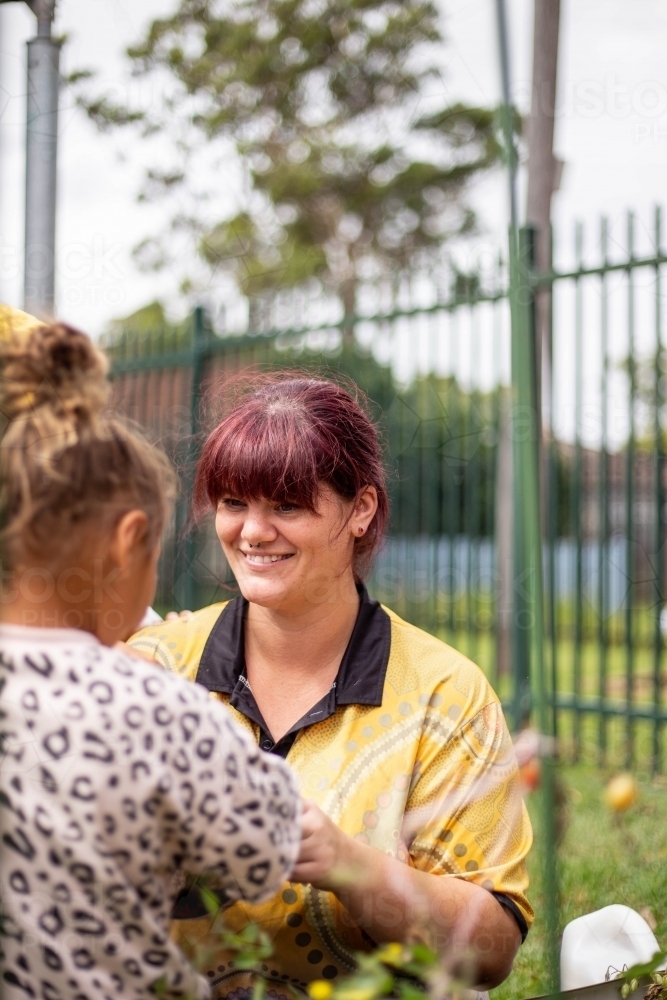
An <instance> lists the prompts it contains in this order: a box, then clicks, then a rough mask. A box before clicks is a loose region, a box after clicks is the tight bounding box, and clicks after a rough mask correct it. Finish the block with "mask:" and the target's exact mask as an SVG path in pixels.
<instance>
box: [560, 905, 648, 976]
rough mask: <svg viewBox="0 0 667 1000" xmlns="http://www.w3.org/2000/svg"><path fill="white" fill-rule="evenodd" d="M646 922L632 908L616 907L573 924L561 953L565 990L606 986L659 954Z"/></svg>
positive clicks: (570, 924)
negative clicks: (609, 976)
mask: <svg viewBox="0 0 667 1000" xmlns="http://www.w3.org/2000/svg"><path fill="white" fill-rule="evenodd" d="M659 950H660V949H659V946H658V942H657V941H656V939H655V935H654V933H653V931H652V930H651V928H650V927H649V925H648V924H647V923H646V921H645V920H644V918H643V917H642V916H640V914H639V913H637V911H636V910H632V909H630V907H629V906H622V905H621V904H620V903H614V904H613V905H612V906H604V907H603V908H602V909H601V910H596V911H595V912H594V913H587V914H586V915H585V916H583V917H577V919H576V920H572V921H570V923H569V924H568V925H567V927H566V928H565V930H564V931H563V941H562V944H561V949H560V979H561V989H562V990H577V989H581V988H582V987H583V986H594V985H595V984H596V983H603V982H604V981H605V976H606V974H607V971H608V970H611V972H612V974H613V973H614V972H615V971H619V972H620V971H621V970H622V969H623V968H624V967H627V968H630V967H631V966H633V965H637V963H638V962H649V961H650V960H651V959H652V958H653V956H654V955H655V953H656V952H657V951H659Z"/></svg>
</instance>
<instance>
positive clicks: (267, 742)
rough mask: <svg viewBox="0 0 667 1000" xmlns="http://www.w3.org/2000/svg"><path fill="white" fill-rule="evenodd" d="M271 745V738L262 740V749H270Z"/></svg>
mask: <svg viewBox="0 0 667 1000" xmlns="http://www.w3.org/2000/svg"><path fill="white" fill-rule="evenodd" d="M272 746H273V743H272V742H271V740H264V742H263V743H262V749H263V750H270V749H271V747H272Z"/></svg>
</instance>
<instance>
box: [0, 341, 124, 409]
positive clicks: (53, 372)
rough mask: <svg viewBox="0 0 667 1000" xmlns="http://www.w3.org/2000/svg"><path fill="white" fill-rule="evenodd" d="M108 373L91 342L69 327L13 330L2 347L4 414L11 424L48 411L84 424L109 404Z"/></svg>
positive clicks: (0, 394) (0, 382)
mask: <svg viewBox="0 0 667 1000" xmlns="http://www.w3.org/2000/svg"><path fill="white" fill-rule="evenodd" d="M107 371H108V364H107V360H106V358H105V356H104V355H103V354H102V353H101V352H100V351H98V349H97V348H96V347H95V345H94V344H93V342H92V341H91V340H90V338H89V337H88V336H86V334H85V333H81V332H80V331H79V330H75V329H74V327H71V326H67V324H65V323H53V324H51V325H43V326H38V327H36V328H34V329H33V330H31V331H30V332H28V333H27V334H26V333H25V332H20V333H19V332H15V333H13V334H10V336H9V338H8V339H7V340H5V341H4V342H3V343H0V410H2V413H3V414H4V417H5V419H6V420H13V419H15V418H16V417H18V416H20V415H21V414H23V413H30V412H34V411H35V410H36V409H38V408H40V407H48V408H49V409H50V410H51V411H52V412H53V413H54V415H57V416H61V417H69V418H70V419H71V418H74V419H78V420H82V421H84V422H85V421H86V420H90V419H92V418H94V417H95V416H96V414H98V413H99V412H100V411H101V410H102V409H103V408H104V406H105V405H106V402H107V399H108V396H109V383H108V381H107V377H106V376H107Z"/></svg>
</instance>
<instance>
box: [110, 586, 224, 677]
mask: <svg viewBox="0 0 667 1000" xmlns="http://www.w3.org/2000/svg"><path fill="white" fill-rule="evenodd" d="M228 603H229V602H228V601H221V602H220V603H219V604H210V605H209V606H208V607H206V608H202V609H201V610H200V611H195V612H194V613H193V615H192V617H190V618H188V619H182V618H177V619H175V620H173V621H164V622H158V623H157V624H155V625H148V626H147V627H146V628H142V629H140V630H139V631H138V632H136V633H135V634H134V635H133V636H132V637H131V638H130V639H128V645H129V646H132V647H133V648H134V649H136V650H138V651H139V652H141V653H145V654H146V655H148V656H150V657H151V659H153V660H155V661H156V662H157V663H159V664H160V666H162V667H164V668H165V669H166V670H170V671H171V672H172V673H175V674H181V676H183V677H187V679H188V680H191V681H193V680H194V679H195V677H196V676H197V670H198V668H199V661H200V660H201V656H202V653H203V652H204V647H205V646H206V642H207V640H208V637H209V635H210V634H211V630H212V629H213V626H214V625H215V623H216V622H217V620H218V618H219V617H220V615H221V613H222V612H223V610H224V609H225V608H226V607H227V605H228Z"/></svg>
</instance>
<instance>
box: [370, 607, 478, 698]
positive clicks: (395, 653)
mask: <svg viewBox="0 0 667 1000" xmlns="http://www.w3.org/2000/svg"><path fill="white" fill-rule="evenodd" d="M384 610H385V611H386V613H387V615H388V616H389V620H390V622H391V651H390V655H389V663H388V665H387V677H386V682H387V683H388V684H389V685H390V686H391V687H393V688H395V689H396V688H397V686H398V687H400V688H402V689H403V690H408V689H412V690H417V689H418V690H419V691H421V692H423V693H426V692H436V691H437V692H438V693H440V694H442V693H445V692H450V696H453V697H455V698H456V700H459V699H460V698H461V697H463V699H464V700H465V701H466V702H468V704H469V708H470V709H472V708H473V706H477V707H478V709H480V710H481V709H482V708H483V707H484V706H485V705H488V704H490V703H492V702H497V700H498V699H497V696H496V694H495V692H494V691H493V688H492V687H491V685H490V684H489V682H488V680H487V678H486V676H485V675H484V673H483V671H482V670H481V669H480V668H479V667H478V666H477V664H476V663H473V661H472V660H470V659H469V658H468V657H467V656H465V654H464V653H461V652H460V651H459V650H458V649H455V648H454V647H453V646H450V645H448V643H446V642H443V640H442V639H439V638H437V636H434V635H431V634H430V633H429V632H425V631H424V630H423V629H420V628H418V627H417V626H416V625H411V624H410V622H406V621H404V619H402V618H400V617H399V616H398V615H397V614H396V613H395V612H393V611H391V610H390V609H389V608H384Z"/></svg>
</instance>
